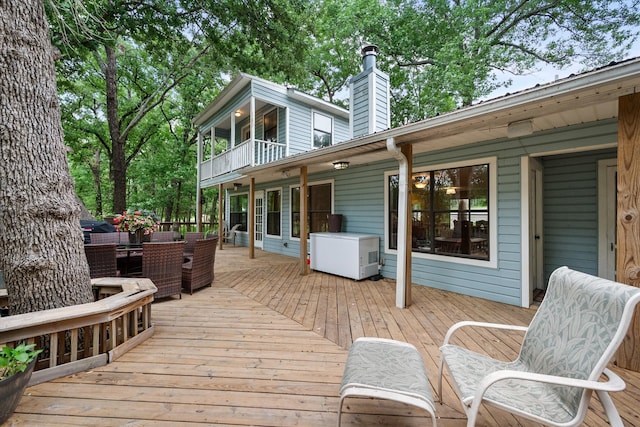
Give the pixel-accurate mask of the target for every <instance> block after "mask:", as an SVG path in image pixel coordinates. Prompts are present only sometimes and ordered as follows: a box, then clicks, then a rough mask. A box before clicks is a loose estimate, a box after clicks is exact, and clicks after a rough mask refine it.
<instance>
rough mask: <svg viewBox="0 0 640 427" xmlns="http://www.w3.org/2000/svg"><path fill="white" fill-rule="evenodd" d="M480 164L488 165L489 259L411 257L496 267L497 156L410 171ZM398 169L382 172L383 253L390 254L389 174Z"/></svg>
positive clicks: (417, 168)
mask: <svg viewBox="0 0 640 427" xmlns="http://www.w3.org/2000/svg"><path fill="white" fill-rule="evenodd" d="M480 164H488V165H489V260H488V261H485V260H481V259H472V258H461V257H454V256H448V255H438V254H426V253H420V252H412V253H411V257H412V259H428V260H433V261H441V262H451V263H454V264H463V265H471V266H476V267H484V268H493V269H496V268H498V177H497V175H498V159H497V157H484V158H478V159H472V160H463V161H460V162H452V163H445V164H437V165H420V166H414V167H413V169H412V173H415V172H422V171H424V170H437V169H448V168H460V167H465V166H474V165H480ZM397 174H398V170H397V169H396V170H392V171H386V172H385V173H384V253H385V254H390V255H396V256H397V254H398V251H397V250H396V249H389V186H388V182H389V176H391V175H397Z"/></svg>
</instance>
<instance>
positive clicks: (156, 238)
mask: <svg viewBox="0 0 640 427" xmlns="http://www.w3.org/2000/svg"><path fill="white" fill-rule="evenodd" d="M151 241H152V242H173V231H156V232H154V233H153V234H152V235H151Z"/></svg>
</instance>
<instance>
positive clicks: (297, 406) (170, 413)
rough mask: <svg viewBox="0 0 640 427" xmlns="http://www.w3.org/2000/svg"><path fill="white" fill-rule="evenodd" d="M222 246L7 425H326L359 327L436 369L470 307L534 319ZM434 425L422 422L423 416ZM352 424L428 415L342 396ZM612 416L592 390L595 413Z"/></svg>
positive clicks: (627, 409)
mask: <svg viewBox="0 0 640 427" xmlns="http://www.w3.org/2000/svg"><path fill="white" fill-rule="evenodd" d="M247 254H248V251H247V249H246V248H234V247H231V246H227V247H225V249H224V250H223V251H219V252H218V253H217V254H216V267H215V283H214V286H213V287H212V288H205V289H202V290H200V291H197V292H196V293H194V295H192V296H191V295H188V294H187V295H183V297H182V299H181V300H178V299H168V300H163V301H160V302H157V303H154V305H153V308H152V320H153V322H154V323H155V325H156V333H155V335H154V336H153V337H152V338H151V339H149V340H148V341H146V342H145V343H143V344H142V345H140V346H138V347H137V348H135V349H134V350H132V351H130V352H129V353H127V354H126V355H125V356H123V357H122V358H120V359H118V360H117V361H116V362H114V363H111V364H109V365H107V366H104V367H101V368H98V369H95V370H93V371H89V372H83V373H81V374H77V375H74V376H70V377H65V378H61V379H59V380H56V381H51V382H47V383H43V384H40V385H37V386H34V387H30V388H29V389H28V390H27V392H26V394H25V396H24V398H23V400H22V402H21V403H20V406H19V407H18V409H17V412H16V414H15V415H14V416H13V417H12V418H10V419H9V421H8V422H7V423H6V424H5V425H7V426H14V425H15V426H24V425H39V426H40V425H47V426H54V425H93V426H121V425H132V426H145V425H153V426H165V425H166V426H169V425H171V426H178V425H193V424H204V425H252V426H331V425H335V423H336V420H337V408H338V389H339V384H340V380H341V376H342V371H343V368H344V361H345V360H346V355H347V349H348V348H349V346H350V345H351V342H352V341H353V340H354V339H355V338H357V337H359V336H365V335H367V336H379V337H387V338H394V339H399V340H404V341H409V342H411V343H413V344H414V345H416V346H417V347H418V348H419V349H420V350H421V351H422V353H423V356H424V359H425V362H426V364H427V370H428V372H429V378H430V380H431V382H432V385H433V386H434V390H435V381H436V377H437V363H438V357H439V353H438V347H439V345H440V344H441V342H442V339H443V337H444V333H445V331H446V330H447V328H448V327H449V326H450V325H452V324H453V323H454V322H456V321H458V320H463V319H474V320H484V321H497V322H505V323H516V324H527V323H528V321H529V319H530V318H531V317H532V315H533V314H534V310H532V309H521V308H517V307H513V306H508V305H504V304H498V303H493V302H489V301H485V300H478V299H474V298H470V297H465V296H461V295H457V294H452V293H447V292H443V291H439V290H434V289H429V288H426V287H420V286H414V287H413V292H412V293H413V301H414V302H413V305H412V306H411V307H409V308H406V309H398V308H396V307H395V306H394V298H395V289H394V283H393V281H390V280H381V281H377V282H372V281H360V282H355V281H353V280H350V279H343V278H340V277H335V276H331V275H326V274H321V273H312V274H310V275H308V276H300V275H299V272H298V271H299V270H298V265H297V260H295V259H292V258H288V257H282V256H277V255H273V254H267V253H264V252H261V251H257V252H256V259H254V260H249V259H248V257H247ZM462 339H464V340H465V342H466V344H467V345H468V346H470V347H472V348H476V349H483V350H484V351H487V352H489V353H490V354H492V355H494V356H504V357H513V356H514V355H515V350H514V349H515V348H517V345H518V339H519V338H518V337H517V336H513V335H509V334H505V333H495V334H487V335H482V336H480V337H474V338H473V339H472V338H471V337H470V336H467V335H463V336H462ZM615 370H616V372H618V373H619V374H621V375H622V377H623V378H624V379H625V381H626V382H627V390H625V391H624V392H622V393H614V394H613V398H614V400H615V402H616V405H617V407H618V410H619V411H620V414H621V416H622V417H623V419H624V421H625V425H628V426H635V425H638V426H640V415H639V414H638V412H639V409H638V408H639V407H640V403H639V401H640V375H639V374H637V373H633V372H629V371H624V370H620V369H615ZM436 412H437V415H438V417H439V420H438V425H440V426H464V425H465V424H466V419H465V417H464V415H463V413H462V410H461V408H460V404H459V402H458V400H457V398H455V397H454V395H453V391H452V390H451V388H450V387H449V385H448V384H447V385H446V386H445V392H444V404H443V405H440V404H436ZM425 423H426V424H425ZM343 425H344V426H369V425H389V426H418V425H430V420H429V419H428V416H427V415H426V414H424V413H422V412H421V411H420V410H416V409H414V408H413V407H409V406H406V405H403V404H397V403H393V402H385V401H376V400H369V399H348V400H347V401H346V402H345V415H344V416H343ZM534 425H537V424H535V423H531V422H529V421H527V420H523V419H516V418H514V417H513V416H511V415H509V414H506V413H504V412H502V411H498V410H494V409H487V408H486V407H485V408H483V409H482V411H481V418H480V420H479V423H478V426H534ZM585 425H588V426H606V425H607V423H606V422H605V421H604V419H603V412H602V407H601V405H600V403H599V402H598V400H597V398H595V397H594V398H593V399H592V405H591V409H590V411H589V414H588V417H587V421H586V424H585Z"/></svg>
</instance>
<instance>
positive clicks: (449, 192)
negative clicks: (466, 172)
mask: <svg viewBox="0 0 640 427" xmlns="http://www.w3.org/2000/svg"><path fill="white" fill-rule="evenodd" d="M447 194H456V189H455V187H449V188H447Z"/></svg>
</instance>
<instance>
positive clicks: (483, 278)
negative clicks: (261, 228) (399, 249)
mask: <svg viewBox="0 0 640 427" xmlns="http://www.w3.org/2000/svg"><path fill="white" fill-rule="evenodd" d="M616 132H617V124H616V122H615V120H611V121H607V122H602V123H593V124H589V125H582V126H574V127H571V128H566V129H559V130H555V131H549V132H544V133H540V134H535V135H531V136H530V137H525V138H518V139H501V140H495V141H489V142H485V143H479V144H474V145H471V146H466V147H461V148H456V149H450V150H446V151H440V152H433V153H428V154H419V155H416V156H414V161H413V163H414V167H415V168H420V167H428V166H433V165H441V164H456V163H460V162H464V161H472V160H475V159H480V158H487V157H495V158H496V164H497V170H491V171H490V173H493V174H497V175H496V179H497V200H496V203H497V217H498V218H497V224H492V225H491V227H492V229H493V230H495V232H496V233H497V260H495V261H496V267H495V268H494V267H490V266H486V267H483V266H479V265H477V263H476V265H472V264H470V263H469V262H467V261H466V260H464V259H462V258H454V257H445V256H437V255H434V256H431V257H424V256H420V255H416V254H414V256H413V271H412V282H413V283H415V284H418V285H426V286H430V287H434V288H438V289H444V290H448V291H453V292H457V293H462V294H467V295H472V296H476V297H480V298H486V299H489V300H494V301H499V302H503V303H508V304H513V305H520V303H521V294H522V290H521V277H522V269H523V268H528V266H524V267H523V266H522V265H521V261H520V260H521V245H522V242H521V224H522V218H521V206H520V201H521V197H522V195H521V194H520V181H521V176H520V159H521V157H522V156H525V155H534V156H540V157H543V160H544V164H545V174H547V173H548V177H546V178H545V186H548V187H549V188H548V189H547V188H545V192H546V191H548V192H549V195H548V197H549V198H548V199H545V202H546V203H549V205H550V206H548V209H549V214H548V217H549V218H547V220H548V221H549V222H548V223H546V224H545V230H549V233H550V235H549V236H548V239H550V240H551V241H550V242H549V250H548V251H546V252H545V257H547V258H548V259H549V260H550V261H553V262H550V263H549V269H551V268H552V264H554V263H555V262H556V260H555V259H554V258H558V257H559V256H560V255H559V254H560V252H562V253H563V254H564V255H569V257H566V256H565V257H564V259H563V262H562V263H565V264H569V265H574V267H576V268H580V267H581V266H584V265H586V263H587V262H590V263H591V265H590V267H591V266H592V268H595V266H596V265H597V262H595V260H594V258H593V257H594V252H593V251H597V245H596V244H595V243H596V241H595V240H594V239H595V236H597V221H596V220H595V219H594V218H595V216H594V215H596V212H597V200H596V198H595V194H596V192H595V191H596V190H595V188H596V185H595V183H594V180H595V177H596V172H595V171H596V170H597V169H596V167H597V166H596V165H597V160H598V159H600V158H608V157H611V155H613V154H615V149H614V150H607V151H602V150H600V151H597V152H595V151H594V152H591V153H574V154H563V155H560V154H557V155H556V154H554V152H557V153H561V152H564V153H567V152H570V151H573V152H575V151H577V150H586V147H589V146H591V147H593V149H598V148H599V147H601V146H603V145H605V144H611V143H614V142H615V141H616V138H617V136H616ZM543 154H544V156H543ZM547 167H548V170H547V169H546V168H547ZM397 168H398V166H397V162H396V161H395V160H391V159H390V160H388V161H382V162H378V163H375V164H371V165H367V166H361V167H358V166H353V167H350V168H349V169H347V170H344V171H330V172H326V173H323V174H315V175H310V176H309V182H310V183H313V182H314V181H319V180H324V179H327V178H332V179H333V180H334V207H333V210H334V213H337V214H342V215H344V221H343V231H345V232H359V233H367V234H375V235H378V236H380V238H381V248H380V249H381V250H380V253H381V256H382V257H383V259H384V266H383V268H382V274H383V275H384V276H385V277H389V278H395V273H396V254H395V252H394V251H390V250H385V248H384V247H382V246H383V245H384V244H385V243H384V227H385V209H386V207H385V201H384V197H383V194H384V192H385V185H386V183H385V172H393V171H396V170H397ZM297 183H298V180H297V179H288V180H283V181H278V182H270V183H265V184H261V185H260V186H259V188H258V189H266V188H273V187H282V189H283V206H282V238H281V239H272V238H269V237H268V236H267V237H265V242H264V249H265V250H268V251H272V252H276V253H281V254H286V255H291V256H294V257H297V256H298V254H299V243H298V241H297V240H295V239H290V238H289V222H290V218H289V205H290V201H289V198H290V190H289V189H290V187H289V186H290V185H291V184H297ZM578 185H580V186H582V185H584V186H585V188H586V189H585V191H584V192H585V193H586V196H585V195H580V193H581V192H580V191H576V195H575V197H574V198H571V199H568V200H569V201H570V203H566V200H567V199H566V198H565V199H564V200H565V205H564V206H561V209H558V207H557V206H558V203H557V202H558V199H559V196H558V195H557V192H558V191H559V189H562V188H572V189H573V188H576V186H578ZM554 192H555V193H556V196H555V197H554ZM554 199H555V200H554ZM574 202H575V203H579V205H578V206H575V207H574V208H576V209H574V212H576V213H577V212H580V213H584V211H590V212H593V213H590V212H588V213H587V214H586V215H582V218H581V221H582V230H583V231H582V232H580V233H577V232H576V233H573V232H572V233H565V232H563V233H560V234H558V233H556V235H557V237H556V238H562V239H563V241H564V243H563V245H557V244H555V245H554V233H553V230H554V229H559V228H562V222H563V221H565V219H563V217H562V214H563V212H562V210H563V209H564V210H566V211H567V212H568V210H569V208H570V207H571V206H569V205H570V204H573V203H574ZM554 203H555V206H554ZM589 227H591V228H589ZM285 243H286V244H287V245H286V247H285V245H284V244H285ZM584 245H591V246H593V249H591V248H589V249H587V250H585V251H583V252H584V253H578V252H576V251H572V249H571V248H574V249H575V248H580V247H582V246H584ZM568 248H569V249H568ZM580 269H582V268H580ZM583 271H584V270H583Z"/></svg>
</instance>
